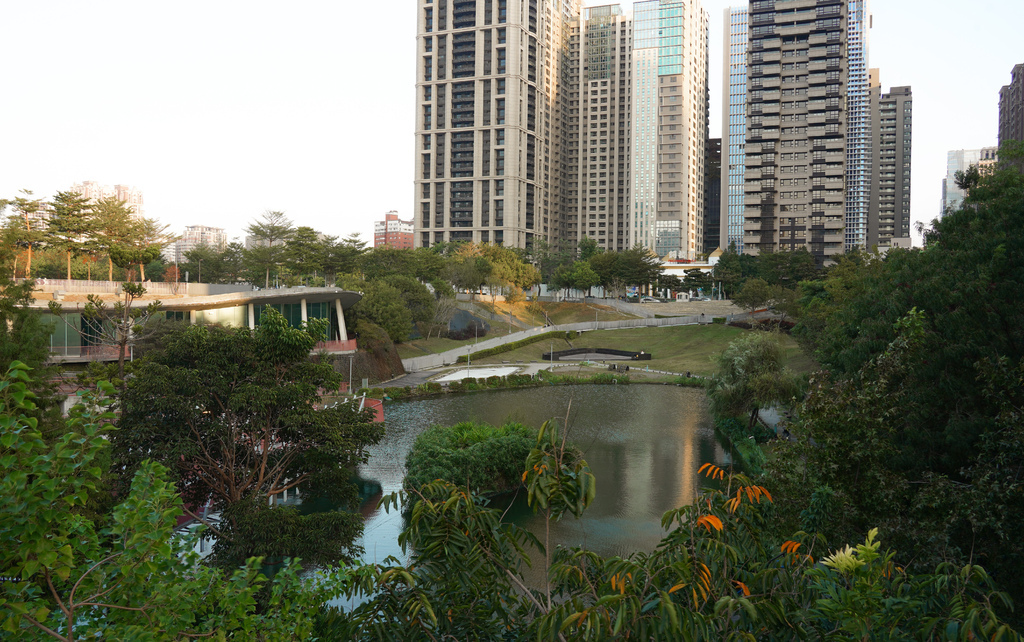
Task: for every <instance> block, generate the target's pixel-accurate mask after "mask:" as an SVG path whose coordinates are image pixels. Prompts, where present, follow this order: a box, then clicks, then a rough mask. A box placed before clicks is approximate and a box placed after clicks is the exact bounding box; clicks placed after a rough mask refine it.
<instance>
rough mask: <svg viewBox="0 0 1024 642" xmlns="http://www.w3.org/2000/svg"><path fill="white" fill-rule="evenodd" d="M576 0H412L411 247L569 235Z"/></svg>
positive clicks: (526, 241) (520, 243)
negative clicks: (566, 169) (568, 139)
mask: <svg viewBox="0 0 1024 642" xmlns="http://www.w3.org/2000/svg"><path fill="white" fill-rule="evenodd" d="M579 4H580V3H579V0H519V1H517V0H418V2H417V11H418V23H417V25H418V26H417V49H418V53H417V70H416V73H417V81H416V94H417V110H416V144H417V150H418V151H417V156H418V158H417V164H416V174H415V176H416V181H415V183H416V185H415V193H416V206H415V219H414V220H415V226H416V235H415V239H414V242H415V244H416V246H417V247H421V246H430V245H433V244H436V243H440V242H445V241H463V240H464V241H474V242H478V243H498V244H504V245H510V246H514V247H529V246H531V245H533V243H534V242H535V241H537V240H538V239H545V240H549V241H550V240H557V239H559V238H560V237H561V236H562V235H564V234H565V230H566V225H567V222H566V215H565V207H566V205H567V204H568V200H567V197H566V195H565V194H564V193H563V191H564V188H565V187H566V183H564V182H563V180H562V177H561V175H560V173H559V172H560V170H561V167H562V166H563V165H564V164H565V163H566V159H565V151H564V150H563V147H564V142H565V141H564V139H565V136H566V132H565V124H566V122H565V121H566V119H567V117H568V107H569V106H568V104H567V100H568V98H567V96H568V92H567V88H566V87H564V85H565V84H566V82H567V81H568V80H569V79H570V78H571V75H572V72H571V70H569V69H567V66H568V60H569V56H568V54H569V44H570V28H571V26H572V25H573V23H574V21H575V20H577V18H578V16H579Z"/></svg>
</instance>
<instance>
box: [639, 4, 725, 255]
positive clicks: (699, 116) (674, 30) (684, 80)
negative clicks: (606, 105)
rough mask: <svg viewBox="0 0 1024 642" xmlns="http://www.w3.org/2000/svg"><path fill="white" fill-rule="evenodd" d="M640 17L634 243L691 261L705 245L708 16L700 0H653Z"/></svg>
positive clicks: (643, 6)
mask: <svg viewBox="0 0 1024 642" xmlns="http://www.w3.org/2000/svg"><path fill="white" fill-rule="evenodd" d="M633 21H634V26H633V31H634V45H633V112H634V122H633V139H634V145H633V158H632V172H633V175H632V184H633V194H632V203H633V212H632V215H631V217H630V220H631V223H632V225H633V226H634V228H635V231H634V235H633V242H634V243H640V244H641V245H644V246H645V247H648V248H651V249H653V250H654V251H655V252H656V253H657V254H658V255H659V256H668V257H672V258H683V259H692V258H695V257H696V256H697V254H699V253H701V252H702V251H703V245H704V188H703V182H704V155H705V146H706V144H707V137H708V136H707V127H708V125H707V119H708V85H707V76H708V69H707V50H708V15H707V12H705V11H704V9H703V8H702V6H701V4H700V2H698V1H697V0H650V1H648V2H636V3H634V4H633ZM652 223H653V228H652V226H651V224H652Z"/></svg>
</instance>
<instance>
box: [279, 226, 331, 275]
mask: <svg viewBox="0 0 1024 642" xmlns="http://www.w3.org/2000/svg"><path fill="white" fill-rule="evenodd" d="M321 236H322V235H321V234H320V233H319V232H317V231H316V230H314V229H313V228H311V227H306V226H302V227H298V228H295V231H294V232H293V233H292V235H291V237H290V238H289V239H288V240H287V241H285V244H284V265H285V267H286V268H287V269H288V271H289V272H291V273H292V274H294V275H296V276H299V277H302V276H305V275H314V276H315V275H316V274H318V273H319V274H320V275H321V276H323V273H324V266H325V265H326V263H327V252H328V248H329V247H330V245H331V244H333V243H334V242H335V241H336V240H337V239H334V238H331V237H324V238H321Z"/></svg>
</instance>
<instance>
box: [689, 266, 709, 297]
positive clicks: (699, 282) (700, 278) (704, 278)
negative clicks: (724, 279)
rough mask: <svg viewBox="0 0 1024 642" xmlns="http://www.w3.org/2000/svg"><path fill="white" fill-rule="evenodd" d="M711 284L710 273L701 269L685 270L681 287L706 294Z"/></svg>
mask: <svg viewBox="0 0 1024 642" xmlns="http://www.w3.org/2000/svg"><path fill="white" fill-rule="evenodd" d="M712 285H713V282H712V280H711V275H710V274H708V273H707V272H705V271H703V270H699V269H693V270H686V272H685V276H684V277H683V287H684V288H686V289H687V290H689V291H691V292H694V293H698V294H702V295H707V294H709V293H710V291H711V287H712Z"/></svg>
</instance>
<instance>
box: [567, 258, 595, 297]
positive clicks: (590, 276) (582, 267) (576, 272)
mask: <svg viewBox="0 0 1024 642" xmlns="http://www.w3.org/2000/svg"><path fill="white" fill-rule="evenodd" d="M569 281H570V282H571V283H572V287H573V288H575V289H577V290H580V291H581V292H586V293H587V296H590V290H591V288H593V287H594V286H595V285H597V284H599V283H600V282H601V277H599V276H598V275H597V272H595V271H594V270H593V268H591V267H590V264H589V263H587V262H586V261H584V260H582V259H581V260H579V261H576V263H574V264H573V266H572V272H571V273H570V274H569Z"/></svg>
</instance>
